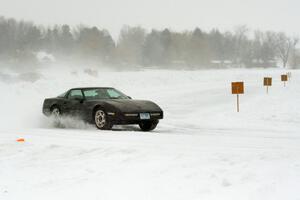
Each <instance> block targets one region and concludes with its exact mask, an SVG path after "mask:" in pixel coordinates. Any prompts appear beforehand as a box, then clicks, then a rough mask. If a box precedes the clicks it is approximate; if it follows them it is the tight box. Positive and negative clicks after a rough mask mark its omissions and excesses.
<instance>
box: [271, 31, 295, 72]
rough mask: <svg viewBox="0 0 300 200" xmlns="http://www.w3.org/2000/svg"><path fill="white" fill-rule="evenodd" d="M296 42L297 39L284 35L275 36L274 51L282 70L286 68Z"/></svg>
mask: <svg viewBox="0 0 300 200" xmlns="http://www.w3.org/2000/svg"><path fill="white" fill-rule="evenodd" d="M298 42H299V39H298V38H297V37H293V38H291V37H288V36H287V35H286V34H285V33H278V34H277V35H276V49H277V52H278V57H279V58H280V60H281V62H282V64H283V67H284V68H286V66H287V63H288V60H289V57H290V54H291V51H292V49H294V48H295V47H296V45H297V43H298Z"/></svg>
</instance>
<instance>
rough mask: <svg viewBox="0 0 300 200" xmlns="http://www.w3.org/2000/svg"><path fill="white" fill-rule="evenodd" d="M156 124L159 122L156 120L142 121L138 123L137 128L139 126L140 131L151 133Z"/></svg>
mask: <svg viewBox="0 0 300 200" xmlns="http://www.w3.org/2000/svg"><path fill="white" fill-rule="evenodd" d="M158 122H159V121H158V120H154V121H142V122H140V123H139V126H140V128H141V130H142V131H152V130H154V129H155V128H156V126H157V124H158Z"/></svg>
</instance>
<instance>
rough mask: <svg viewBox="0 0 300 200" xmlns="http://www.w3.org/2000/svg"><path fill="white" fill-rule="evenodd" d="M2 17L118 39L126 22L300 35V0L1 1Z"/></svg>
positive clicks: (182, 27)
mask: <svg viewBox="0 0 300 200" xmlns="http://www.w3.org/2000/svg"><path fill="white" fill-rule="evenodd" d="M0 5H1V6H0V15H3V16H5V17H14V18H17V19H25V20H32V21H34V22H36V23H38V24H45V25H53V24H56V23H57V24H64V23H67V24H71V25H76V24H80V23H82V24H87V25H96V26H98V27H100V28H106V29H108V30H109V31H110V32H111V33H112V34H113V36H114V37H116V35H117V34H118V32H119V30H120V28H121V27H122V26H123V25H124V24H127V25H141V26H143V27H145V28H147V29H150V28H165V27H167V28H171V29H172V30H178V31H180V30H185V29H193V28H195V27H196V26H198V27H200V28H203V29H205V30H208V29H211V28H214V27H218V28H220V29H221V30H231V29H232V28H234V27H235V26H236V25H241V24H247V25H248V26H249V27H250V28H251V29H262V30H274V31H285V32H287V33H289V34H291V35H294V34H298V33H300V25H298V22H299V20H300V12H299V8H300V1H299V0H0Z"/></svg>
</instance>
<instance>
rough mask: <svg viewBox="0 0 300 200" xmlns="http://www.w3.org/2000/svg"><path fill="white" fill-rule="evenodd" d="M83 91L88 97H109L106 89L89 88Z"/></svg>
mask: <svg viewBox="0 0 300 200" xmlns="http://www.w3.org/2000/svg"><path fill="white" fill-rule="evenodd" d="M83 93H84V96H85V98H86V99H109V96H108V94H107V93H106V90H105V89H89V90H84V91H83Z"/></svg>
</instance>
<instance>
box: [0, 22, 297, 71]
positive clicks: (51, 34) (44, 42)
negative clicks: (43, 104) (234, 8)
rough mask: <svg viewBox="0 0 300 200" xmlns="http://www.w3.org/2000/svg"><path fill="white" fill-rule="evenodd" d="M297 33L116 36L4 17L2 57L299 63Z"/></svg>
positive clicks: (193, 64) (135, 30)
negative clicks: (41, 54) (47, 55)
mask: <svg viewBox="0 0 300 200" xmlns="http://www.w3.org/2000/svg"><path fill="white" fill-rule="evenodd" d="M298 41H299V40H298V38H297V37H290V36H288V35H286V34H285V33H283V32H274V31H265V32H263V31H259V30H257V31H250V30H249V29H248V28H247V27H246V26H238V27H236V28H235V29H234V30H233V31H224V32H221V31H220V30H218V29H212V30H210V31H204V30H201V29H200V28H195V29H194V30H188V31H182V32H175V31H172V30H170V29H167V28H166V29H164V30H155V29H152V30H151V31H147V30H146V29H144V28H142V27H139V26H136V27H130V26H124V27H123V28H122V30H121V31H120V34H119V38H118V39H117V40H114V39H113V38H112V36H111V35H110V33H109V31H107V30H105V29H99V28H97V27H89V26H84V25H79V26H76V27H70V26H69V25H67V24H65V25H55V26H52V27H45V26H37V25H35V24H34V23H32V22H27V21H17V20H15V19H12V18H9V19H8V18H4V17H0V59H1V61H2V62H3V61H5V62H11V63H19V62H21V63H24V62H36V53H37V52H47V53H48V54H51V55H53V56H54V57H55V59H56V60H63V61H65V60H67V61H68V60H72V61H76V60H89V61H93V62H96V63H97V62H99V63H105V64H108V65H112V66H114V65H115V66H125V67H126V66H127V67H143V66H144V67H148V66H149V67H151V66H158V67H168V68H171V67H187V68H194V69H197V68H209V67H219V68H222V67H275V66H278V65H282V66H283V67H286V66H288V65H289V66H291V67H294V68H296V67H300V66H299V65H300V52H299V50H298V49H297V44H298Z"/></svg>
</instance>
